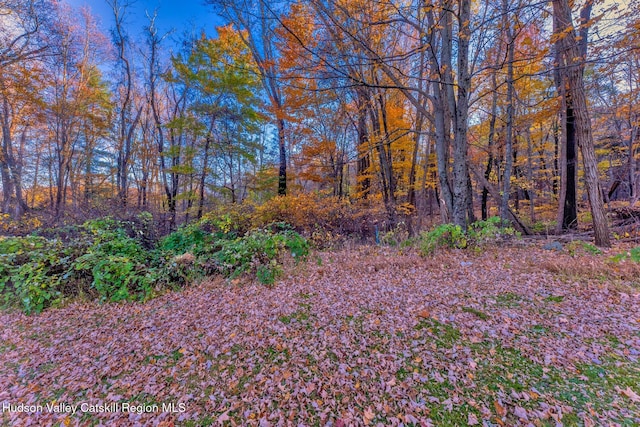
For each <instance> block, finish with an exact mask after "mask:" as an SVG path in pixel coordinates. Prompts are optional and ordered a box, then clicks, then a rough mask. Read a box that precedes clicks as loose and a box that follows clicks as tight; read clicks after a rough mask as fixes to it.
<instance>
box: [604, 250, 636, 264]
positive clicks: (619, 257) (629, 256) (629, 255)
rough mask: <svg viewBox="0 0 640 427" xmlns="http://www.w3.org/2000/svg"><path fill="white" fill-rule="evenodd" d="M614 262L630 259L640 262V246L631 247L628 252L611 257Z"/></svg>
mask: <svg viewBox="0 0 640 427" xmlns="http://www.w3.org/2000/svg"><path fill="white" fill-rule="evenodd" d="M611 260H612V261H613V262H622V261H626V260H630V261H631V262H635V263H640V246H638V247H635V248H633V249H630V250H629V251H627V252H623V253H621V254H618V255H614V256H613V257H611Z"/></svg>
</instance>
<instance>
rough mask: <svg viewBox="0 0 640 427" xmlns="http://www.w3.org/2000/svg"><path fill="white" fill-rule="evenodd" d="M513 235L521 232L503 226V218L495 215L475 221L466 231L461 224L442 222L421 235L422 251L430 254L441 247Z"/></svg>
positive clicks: (464, 246)
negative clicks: (484, 219)
mask: <svg viewBox="0 0 640 427" xmlns="http://www.w3.org/2000/svg"><path fill="white" fill-rule="evenodd" d="M512 236H516V237H519V236H520V233H518V232H517V231H516V230H515V229H513V228H512V227H505V226H503V224H502V220H501V219H500V218H499V217H495V216H494V217H491V218H488V219H487V220H486V221H476V222H474V223H473V224H471V225H470V226H469V229H468V231H466V232H465V231H464V230H463V229H462V227H460V226H459V225H454V224H442V225H439V226H437V227H436V228H434V229H433V230H431V231H429V232H426V233H425V232H423V233H422V234H421V235H420V253H421V254H422V255H429V254H431V253H433V252H434V251H435V250H436V249H438V248H441V247H444V248H458V249H464V248H466V247H468V246H475V245H482V244H485V243H488V242H492V241H495V240H496V239H499V238H502V237H512Z"/></svg>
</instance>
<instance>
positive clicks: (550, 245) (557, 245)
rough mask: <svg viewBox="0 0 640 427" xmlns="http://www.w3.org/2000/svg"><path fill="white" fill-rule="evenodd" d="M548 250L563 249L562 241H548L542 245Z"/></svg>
mask: <svg viewBox="0 0 640 427" xmlns="http://www.w3.org/2000/svg"><path fill="white" fill-rule="evenodd" d="M542 249H545V250H547V251H562V243H560V242H548V243H545V245H544V246H543V247H542Z"/></svg>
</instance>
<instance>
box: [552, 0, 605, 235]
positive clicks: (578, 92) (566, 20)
mask: <svg viewBox="0 0 640 427" xmlns="http://www.w3.org/2000/svg"><path fill="white" fill-rule="evenodd" d="M552 3H553V15H554V16H553V17H554V24H555V25H554V29H555V30H556V36H557V37H558V39H557V40H556V43H557V44H558V46H559V47H560V49H559V50H560V52H561V56H562V58H563V65H564V66H565V67H566V73H565V77H566V83H567V87H568V92H569V96H570V97H571V105H572V107H573V114H574V117H575V128H576V138H577V142H578V145H579V147H580V150H581V153H582V160H583V166H584V175H585V184H586V188H587V195H588V197H589V205H590V207H591V216H592V218H593V230H594V235H595V243H596V245H598V246H603V247H608V246H611V241H610V236H609V225H608V224H607V218H606V215H605V211H604V204H603V201H602V191H601V188H600V182H599V178H598V161H597V158H596V154H595V144H594V141H593V134H592V132H591V119H590V117H589V110H588V108H587V101H586V98H585V92H584V81H583V62H582V61H581V60H580V58H581V52H580V49H579V45H578V41H577V39H576V35H575V31H574V28H573V23H572V20H571V8H570V7H569V4H568V1H567V0H553V1H552ZM585 42H586V41H585Z"/></svg>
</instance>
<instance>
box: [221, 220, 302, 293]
mask: <svg viewBox="0 0 640 427" xmlns="http://www.w3.org/2000/svg"><path fill="white" fill-rule="evenodd" d="M218 243H219V244H220V245H221V249H220V251H218V252H217V253H216V254H214V257H215V259H216V260H217V261H218V263H219V269H220V271H221V272H222V273H223V274H224V275H226V276H228V277H231V278H235V277H237V276H239V275H241V274H243V273H245V272H252V273H255V274H256V277H257V279H258V280H259V281H260V282H261V283H265V284H272V283H273V282H274V281H275V278H276V277H277V276H278V275H279V274H280V267H279V266H278V263H277V261H278V259H279V258H280V257H281V256H282V255H284V253H286V252H288V253H289V254H290V255H291V256H292V257H293V258H294V259H296V260H301V259H304V258H305V257H306V256H307V254H308V253H309V244H308V243H307V241H306V240H305V239H304V238H303V237H302V236H300V235H299V234H298V233H296V232H295V231H292V230H284V231H273V230H271V229H269V228H265V229H261V230H254V231H252V232H250V233H248V234H246V235H245V236H243V237H239V238H236V239H234V240H222V241H218Z"/></svg>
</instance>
